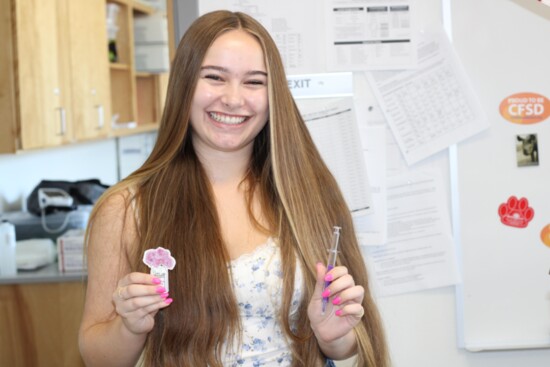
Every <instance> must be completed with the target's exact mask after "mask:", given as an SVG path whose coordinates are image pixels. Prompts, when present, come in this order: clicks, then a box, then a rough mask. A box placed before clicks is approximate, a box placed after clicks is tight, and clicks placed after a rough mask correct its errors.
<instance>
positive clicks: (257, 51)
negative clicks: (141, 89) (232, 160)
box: [191, 30, 269, 153]
mask: <svg viewBox="0 0 550 367" xmlns="http://www.w3.org/2000/svg"><path fill="white" fill-rule="evenodd" d="M268 115H269V106H268V97H267V70H266V66H265V63H264V55H263V52H262V48H261V46H260V44H259V42H258V41H257V40H256V39H255V38H254V37H253V36H251V35H250V34H248V33H246V32H244V31H242V30H232V31H228V32H226V33H223V34H222V35H221V36H219V37H218V38H217V39H216V40H215V41H214V43H213V44H212V46H211V47H210V48H209V49H208V51H207V53H206V56H205V58H204V61H203V63H202V67H201V71H200V76H199V80H198V83H197V88H196V90H195V95H194V97H193V103H192V105H191V127H192V128H193V145H194V147H195V149H196V150H198V151H200V152H203V153H206V152H209V151H212V150H214V151H222V152H234V151H239V150H242V149H249V150H250V151H252V143H253V141H254V138H255V137H256V135H258V133H259V132H260V131H261V130H262V128H263V127H264V126H265V124H266V123H267V119H268Z"/></svg>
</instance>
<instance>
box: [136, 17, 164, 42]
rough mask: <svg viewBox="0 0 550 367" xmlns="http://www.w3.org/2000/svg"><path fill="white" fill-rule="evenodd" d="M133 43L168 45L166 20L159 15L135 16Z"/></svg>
mask: <svg viewBox="0 0 550 367" xmlns="http://www.w3.org/2000/svg"><path fill="white" fill-rule="evenodd" d="M134 43H135V44H136V45H140V44H151V43H162V44H168V20H167V19H166V17H165V16H163V15H160V14H153V15H143V16H136V17H135V18H134Z"/></svg>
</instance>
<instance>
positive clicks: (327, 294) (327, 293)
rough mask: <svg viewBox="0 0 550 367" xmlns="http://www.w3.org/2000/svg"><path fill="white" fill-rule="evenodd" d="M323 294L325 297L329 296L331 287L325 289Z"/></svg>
mask: <svg viewBox="0 0 550 367" xmlns="http://www.w3.org/2000/svg"><path fill="white" fill-rule="evenodd" d="M321 296H322V297H323V298H327V297H329V296H330V289H325V291H324V292H323V294H321Z"/></svg>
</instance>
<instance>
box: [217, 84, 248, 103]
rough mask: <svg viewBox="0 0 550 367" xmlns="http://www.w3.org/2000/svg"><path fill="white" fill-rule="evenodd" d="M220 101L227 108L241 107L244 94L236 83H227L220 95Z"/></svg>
mask: <svg viewBox="0 0 550 367" xmlns="http://www.w3.org/2000/svg"><path fill="white" fill-rule="evenodd" d="M222 103H223V104H224V105H226V106H227V107H229V108H237V107H241V106H242V105H243V104H244V96H243V93H242V91H241V88H240V86H238V85H227V87H226V88H225V89H224V92H223V95H222Z"/></svg>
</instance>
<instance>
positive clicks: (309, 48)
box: [199, 0, 326, 74]
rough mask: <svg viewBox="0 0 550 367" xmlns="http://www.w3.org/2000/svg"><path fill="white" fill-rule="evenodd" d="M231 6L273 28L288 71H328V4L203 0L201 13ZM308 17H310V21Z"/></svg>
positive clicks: (283, 0) (312, 0)
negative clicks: (323, 5) (326, 10)
mask: <svg viewBox="0 0 550 367" xmlns="http://www.w3.org/2000/svg"><path fill="white" fill-rule="evenodd" d="M218 9H228V10H231V11H240V12H243V13H246V14H248V15H251V16H252V17H254V19H256V20H257V21H259V22H260V23H261V24H262V25H263V26H264V27H265V28H266V29H267V30H268V32H269V34H270V35H271V37H273V40H274V41H275V43H276V44H277V48H278V49H279V52H280V53H281V57H282V59H283V64H284V66H285V71H286V73H287V74H306V73H324V72H326V61H325V48H324V45H325V37H324V34H323V32H319V30H322V29H325V25H324V23H325V18H324V16H323V13H324V8H323V7H322V6H320V5H319V1H318V0H300V1H290V0H279V1H249V0H201V1H199V13H200V14H204V13H207V12H210V11H213V10H218ZM306 20H307V21H306Z"/></svg>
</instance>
